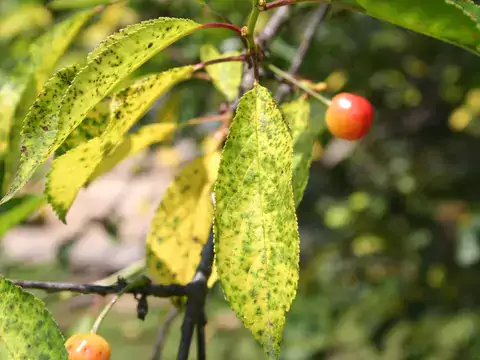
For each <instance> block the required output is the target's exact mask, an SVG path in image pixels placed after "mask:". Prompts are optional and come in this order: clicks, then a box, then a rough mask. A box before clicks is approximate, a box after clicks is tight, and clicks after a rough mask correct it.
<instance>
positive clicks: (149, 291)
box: [12, 280, 188, 298]
mask: <svg viewBox="0 0 480 360" xmlns="http://www.w3.org/2000/svg"><path fill="white" fill-rule="evenodd" d="M12 281H13V283H14V284H15V285H17V286H20V287H22V288H24V289H36V290H44V291H47V292H61V291H70V292H74V293H78V294H97V295H103V296H105V295H110V294H117V293H118V292H120V291H122V290H123V288H124V287H125V286H126V285H125V284H122V283H118V284H116V285H106V286H103V285H95V284H73V283H60V282H58V283H57V282H45V281H24V280H12ZM126 293H127V294H141V295H148V296H155V297H161V298H166V297H175V296H186V295H187V293H188V285H179V284H169V285H141V286H136V287H134V288H132V289H129V290H127V291H126Z"/></svg>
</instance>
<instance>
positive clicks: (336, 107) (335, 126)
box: [325, 93, 373, 140]
mask: <svg viewBox="0 0 480 360" xmlns="http://www.w3.org/2000/svg"><path fill="white" fill-rule="evenodd" d="M372 120H373V107H372V104H370V102H369V101H368V100H367V99H365V98H363V97H361V96H358V95H355V94H350V93H340V94H337V95H335V96H334V97H333V99H332V102H331V103H330V105H329V107H328V109H327V112H326V113H325V122H326V124H327V128H328V130H329V131H330V132H331V133H332V134H333V135H334V136H336V137H338V138H340V139H344V140H358V139H361V138H362V137H364V136H365V134H366V133H367V132H368V130H369V129H370V126H371V125H372Z"/></svg>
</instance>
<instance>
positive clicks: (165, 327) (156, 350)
mask: <svg viewBox="0 0 480 360" xmlns="http://www.w3.org/2000/svg"><path fill="white" fill-rule="evenodd" d="M178 315H180V312H179V311H178V309H177V308H176V307H172V308H171V309H170V311H169V312H168V314H167V316H166V319H165V321H164V322H163V324H162V326H160V329H159V330H158V333H157V340H156V341H155V345H154V347H153V353H152V356H151V357H150V360H161V359H162V351H163V348H164V347H165V341H166V339H167V336H168V333H169V331H170V328H171V326H172V324H173V322H174V321H175V319H176V318H177V317H178Z"/></svg>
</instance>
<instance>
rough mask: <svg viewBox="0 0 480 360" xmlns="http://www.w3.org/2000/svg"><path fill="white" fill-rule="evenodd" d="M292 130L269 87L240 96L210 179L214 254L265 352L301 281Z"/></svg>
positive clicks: (275, 340) (274, 343) (278, 334)
mask: <svg viewBox="0 0 480 360" xmlns="http://www.w3.org/2000/svg"><path fill="white" fill-rule="evenodd" d="M292 154H293V144H292V136H291V134H290V131H289V129H288V126H287V124H286V122H285V120H284V119H283V118H282V114H281V112H280V111H279V109H278V107H277V104H276V103H275V100H274V99H273V98H272V95H271V94H270V92H269V91H268V90H267V89H266V88H264V87H262V86H259V85H257V86H255V87H254V89H253V90H251V91H249V92H247V93H246V94H245V95H244V96H243V97H242V98H241V100H240V103H239V106H238V109H237V114H236V116H235V118H234V120H233V123H232V125H231V127H230V133H229V137H228V140H227V142H226V144H225V147H224V149H223V153H222V160H221V163H220V168H219V171H218V180H217V183H216V185H215V199H216V206H215V222H214V232H215V256H216V265H217V269H218V276H219V278H220V281H221V283H222V288H223V291H224V293H225V297H226V299H227V300H228V302H229V303H230V306H231V307H232V309H233V310H234V311H235V313H236V314H237V316H238V318H239V319H240V320H242V322H243V324H244V325H245V327H246V328H248V329H249V330H250V331H251V332H252V334H253V336H254V337H255V339H257V340H258V341H259V342H260V343H261V344H262V345H263V347H264V350H265V351H266V353H267V354H268V355H269V357H270V358H277V357H278V354H279V350H280V347H279V343H280V341H281V338H282V332H283V326H284V324H285V313H286V312H287V311H288V310H289V309H290V305H291V303H292V301H293V299H294V297H295V294H296V289H297V283H298V262H299V241H300V240H299V235H298V227H297V219H296V215H295V203H294V200H293V190H292V184H291V180H292Z"/></svg>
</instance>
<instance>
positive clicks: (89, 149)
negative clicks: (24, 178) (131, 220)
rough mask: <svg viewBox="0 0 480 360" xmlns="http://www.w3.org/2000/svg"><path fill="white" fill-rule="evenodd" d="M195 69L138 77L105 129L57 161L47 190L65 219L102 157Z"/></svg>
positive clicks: (115, 103)
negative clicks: (153, 105)
mask: <svg viewBox="0 0 480 360" xmlns="http://www.w3.org/2000/svg"><path fill="white" fill-rule="evenodd" d="M193 71H194V68H193V66H184V67H180V68H174V69H171V70H168V71H165V72H163V73H160V74H156V75H152V76H149V77H147V78H145V79H142V80H140V81H137V82H135V83H134V84H132V85H131V86H129V87H128V88H126V89H125V90H123V91H120V92H119V93H117V94H115V96H114V97H113V99H112V101H111V108H110V123H109V124H108V126H107V129H106V130H105V132H104V133H102V135H101V136H99V137H96V138H93V139H91V140H90V141H88V142H86V143H83V144H81V145H80V146H79V147H76V148H75V149H72V150H70V151H69V152H67V153H65V154H63V155H62V156H60V157H58V158H56V159H55V160H54V161H53V163H52V169H51V171H50V173H49V174H48V182H47V185H46V188H45V193H46V195H47V198H48V202H49V203H50V204H51V205H52V207H53V209H54V210H55V212H56V213H57V215H58V217H59V218H60V219H61V220H62V221H65V216H66V214H67V211H68V209H69V208H70V206H71V205H72V203H73V201H74V200H75V197H76V195H77V193H78V191H79V190H80V188H81V187H82V186H83V185H85V184H86V182H87V181H88V180H89V179H90V177H91V176H92V175H93V174H94V173H95V172H96V173H97V174H98V170H97V171H96V169H97V166H99V164H100V163H101V161H102V159H103V158H104V157H106V156H107V155H108V154H109V153H110V152H111V151H113V150H114V149H115V148H116V147H117V146H118V145H119V144H120V143H121V142H122V140H123V136H124V134H125V133H126V132H127V131H128V130H129V129H130V127H131V126H132V125H133V124H134V123H135V122H136V121H137V120H138V119H139V118H140V117H141V116H142V115H143V114H144V113H145V112H146V111H147V110H148V109H149V108H150V106H151V105H152V103H153V102H154V101H155V100H156V99H157V98H158V97H159V96H160V95H162V94H163V93H165V92H166V91H167V90H169V89H170V88H171V87H172V86H173V85H175V84H176V83H178V82H180V81H183V80H186V79H188V78H189V77H190V76H191V74H192V73H193ZM164 134H167V135H168V134H169V132H166V133H165V132H164Z"/></svg>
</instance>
